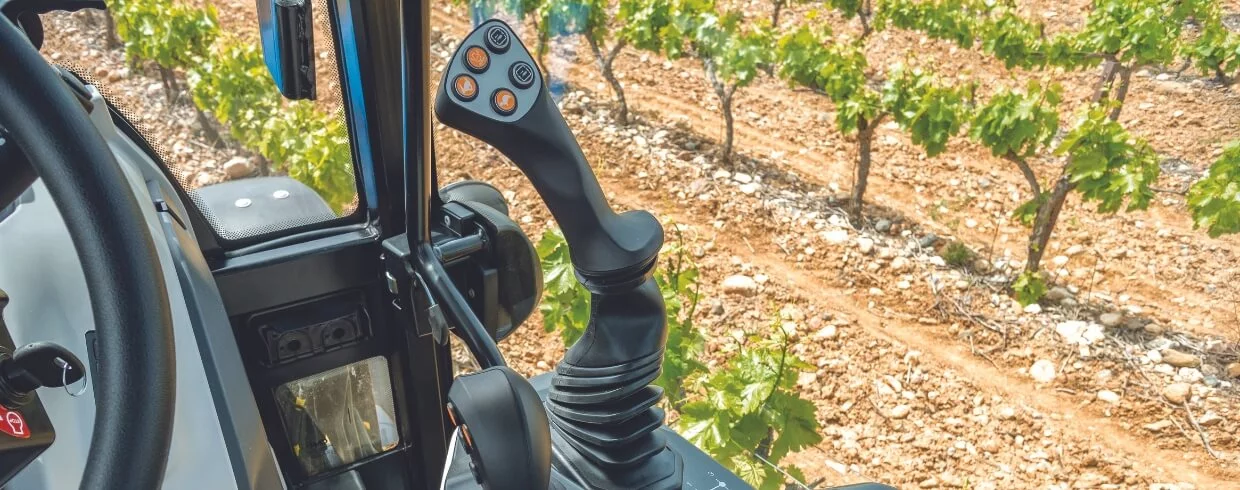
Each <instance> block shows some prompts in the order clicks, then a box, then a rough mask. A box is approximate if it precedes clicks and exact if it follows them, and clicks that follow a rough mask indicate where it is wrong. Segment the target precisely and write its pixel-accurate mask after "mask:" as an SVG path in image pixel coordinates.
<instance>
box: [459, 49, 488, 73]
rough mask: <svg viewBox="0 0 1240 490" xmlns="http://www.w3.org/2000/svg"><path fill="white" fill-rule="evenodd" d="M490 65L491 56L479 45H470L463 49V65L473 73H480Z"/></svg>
mask: <svg viewBox="0 0 1240 490" xmlns="http://www.w3.org/2000/svg"><path fill="white" fill-rule="evenodd" d="M488 66H491V56H490V55H488V54H487V50H485V49H482V48H481V47H479V46H470V47H469V48H468V49H466V50H465V67H466V68H469V71H472V72H474V73H482V72H484V71H487V67H488Z"/></svg>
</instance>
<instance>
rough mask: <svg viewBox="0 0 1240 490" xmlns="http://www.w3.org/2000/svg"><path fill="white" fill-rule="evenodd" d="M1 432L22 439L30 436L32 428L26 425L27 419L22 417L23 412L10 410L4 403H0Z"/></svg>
mask: <svg viewBox="0 0 1240 490" xmlns="http://www.w3.org/2000/svg"><path fill="white" fill-rule="evenodd" d="M0 432H3V433H5V434H8V435H10V436H13V437H17V438H21V439H29V438H30V428H29V427H27V426H26V419H25V418H23V417H22V414H20V413H18V412H17V411H15V410H9V409H8V408H5V406H4V405H0Z"/></svg>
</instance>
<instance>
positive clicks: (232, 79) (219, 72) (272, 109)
mask: <svg viewBox="0 0 1240 490" xmlns="http://www.w3.org/2000/svg"><path fill="white" fill-rule="evenodd" d="M112 8H113V10H112V11H111V14H112V16H113V17H114V19H115V24H116V28H117V34H118V35H119V36H120V38H121V40H122V41H123V42H124V46H125V54H126V57H128V58H129V60H130V62H131V63H139V62H142V61H150V62H153V63H154V64H155V65H156V66H157V67H158V68H159V71H160V76H161V79H162V82H163V84H164V88H165V90H166V91H167V94H168V97H169V99H170V100H171V98H172V97H173V94H175V93H176V92H178V91H179V88H178V86H177V79H176V74H175V72H174V70H176V69H183V70H185V71H186V78H187V80H188V83H189V89H190V96H191V98H192V100H193V103H194V107H195V110H196V111H197V112H198V115H199V118H200V120H199V121H200V123H201V125H202V127H203V129H204V130H206V131H208V132H212V131H213V125H212V122H211V121H209V120H207V119H206V116H205V114H211V115H213V116H214V118H215V119H216V120H218V121H219V123H220V124H223V125H224V127H226V128H228V132H229V134H230V135H231V136H232V137H233V139H234V140H236V141H237V142H239V143H241V145H242V146H244V147H246V148H247V149H249V150H251V151H254V152H255V153H258V154H259V155H262V156H263V157H264V158H266V159H267V160H268V161H270V162H274V164H275V165H276V167H277V170H279V171H282V172H285V173H287V174H288V175H289V176H290V177H293V178H294V179H297V180H298V181H300V182H302V183H304V184H306V185H307V186H309V187H310V188H312V189H314V190H315V191H317V192H318V193H319V195H320V196H322V197H323V199H324V200H325V201H327V203H328V205H330V206H331V208H332V209H333V210H334V211H336V212H337V213H340V212H343V211H344V209H345V207H346V206H347V205H349V204H350V203H351V202H352V200H353V198H354V196H355V195H356V192H355V185H356V184H355V180H354V178H353V169H352V154H351V151H350V146H349V140H348V133H347V129H346V127H345V126H344V123H343V122H342V121H340V120H339V118H337V117H334V116H332V115H328V114H325V113H322V112H320V111H317V110H315V108H314V106H313V104H312V103H310V102H304V101H298V102H287V101H285V100H284V98H283V96H281V95H280V93H279V91H278V90H277V89H276V87H275V83H274V82H273V81H272V79H271V76H270V74H269V73H268V71H267V68H266V65H265V64H264V62H263V56H262V52H261V51H260V50H259V48H258V47H257V46H256V45H254V44H252V43H244V42H240V41H237V40H231V39H229V40H225V39H220V38H221V36H220V33H219V24H218V22H217V21H216V13H215V10H214V8H212V7H210V6H208V7H206V8H203V9H197V8H193V7H190V6H187V5H183V4H173V3H171V2H168V1H165V0H155V1H142V2H138V1H134V0H123V1H119V2H116V3H114V4H113V5H112ZM209 136H211V137H213V138H215V139H217V140H219V139H220V138H219V135H209Z"/></svg>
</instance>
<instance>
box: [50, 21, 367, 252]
mask: <svg viewBox="0 0 1240 490" xmlns="http://www.w3.org/2000/svg"><path fill="white" fill-rule="evenodd" d="M109 7H110V8H111V11H110V14H111V15H109V13H105V12H101V11H81V12H77V13H73V14H69V13H64V12H59V13H54V14H48V15H45V16H44V17H43V19H44V23H45V25H46V31H47V40H46V43H45V45H44V48H43V50H42V51H43V53H44V54H45V55H46V56H48V57H49V58H50V59H51V60H52V61H54V62H56V63H58V64H61V65H63V66H66V67H69V68H70V69H72V70H74V71H75V72H76V73H78V74H79V75H80V76H82V77H83V78H86V79H87V81H88V82H90V83H92V84H94V85H96V86H97V87H99V89H100V91H101V92H102V93H103V94H104V95H105V97H107V98H108V99H109V101H110V102H111V103H112V105H113V106H115V107H117V108H118V109H119V110H120V111H121V113H122V114H123V115H124V116H125V117H126V119H128V120H129V121H130V123H132V124H133V125H134V126H135V127H136V128H137V129H138V130H139V132H140V133H142V135H143V136H144V137H145V139H147V140H148V142H149V143H150V144H151V146H152V147H154V148H155V149H156V152H157V153H158V154H159V156H160V157H161V159H162V160H163V163H164V164H165V165H167V166H168V168H169V170H170V172H171V174H172V175H173V176H174V177H176V180H178V181H179V182H180V184H181V185H182V186H183V188H184V189H185V190H186V191H187V193H188V194H189V196H190V197H191V199H192V200H193V202H194V203H195V205H196V206H197V207H199V209H201V210H202V212H203V214H204V215H205V216H206V217H207V220H208V221H209V222H210V223H211V226H212V228H213V229H214V231H215V233H216V234H217V235H218V236H219V237H220V238H221V239H223V241H225V242H226V243H227V242H229V241H238V240H248V239H255V238H258V237H260V236H270V235H271V234H272V233H277V232H282V233H291V232H294V231H298V230H301V229H305V228H307V227H313V226H322V225H323V224H324V223H326V222H332V221H335V220H337V219H339V218H342V217H346V216H350V215H352V214H353V213H354V211H355V210H356V209H357V208H358V206H359V202H358V193H357V186H356V179H355V178H354V163H353V156H352V149H351V148H350V143H349V137H348V126H347V124H346V122H345V119H344V112H343V106H342V104H341V95H340V90H341V88H340V81H339V80H340V76H339V73H340V71H339V69H338V67H337V63H336V46H335V43H334V40H333V38H332V36H331V26H330V22H331V19H330V16H329V14H328V9H327V8H326V4H325V3H323V2H317V3H316V4H315V5H314V6H313V16H312V18H313V26H314V29H313V36H314V54H313V59H314V64H315V73H314V78H315V82H316V85H317V98H316V100H307V101H290V100H287V99H285V98H284V97H283V96H281V94H280V92H279V90H278V89H277V88H276V86H275V84H274V83H273V81H272V78H271V75H270V73H269V72H268V70H267V69H266V67H265V65H264V61H263V51H262V48H261V44H260V37H259V30H258V25H259V24H258V20H257V14H256V9H255V8H254V4H253V3H252V2H214V3H199V2H183V1H179V0H118V1H110V2H109ZM101 40H102V42H101Z"/></svg>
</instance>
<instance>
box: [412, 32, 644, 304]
mask: <svg viewBox="0 0 1240 490" xmlns="http://www.w3.org/2000/svg"><path fill="white" fill-rule="evenodd" d="M534 67H535V64H534V60H533V58H532V57H531V56H530V54H529V51H528V50H526V49H525V46H523V45H522V44H521V43H520V42H519V41H518V40H517V38H516V36H514V35H513V34H512V30H511V29H510V28H509V27H508V25H507V24H504V23H503V22H501V21H498V20H491V21H488V22H486V23H483V24H482V25H481V26H479V27H478V28H477V29H476V30H474V32H472V33H470V35H469V36H467V37H466V38H465V40H464V41H462V42H461V45H460V46H459V47H458V48H457V51H456V53H455V54H453V56H452V58H451V60H450V61H449V63H448V66H447V67H446V68H445V69H444V76H443V79H442V80H441V81H440V84H439V90H438V94H437V95H436V98H435V114H436V115H437V116H438V117H439V121H440V122H442V123H444V124H445V125H447V126H449V127H452V128H454V129H456V130H459V131H461V132H464V133H466V134H469V135H471V136H473V137H475V138H478V139H480V140H482V141H483V142H485V143H488V144H490V145H491V146H493V147H495V148H496V149H498V150H499V151H500V152H501V153H503V154H504V156H507V157H508V158H509V159H510V160H512V162H513V163H515V164H516V165H517V167H518V168H520V169H521V171H522V172H523V173H525V175H526V177H528V178H529V179H530V182H531V183H533V184H534V189H535V190H537V191H538V194H539V196H541V197H542V199H543V201H544V202H546V203H547V208H548V209H550V210H551V214H552V215H553V216H554V217H555V220H556V222H557V223H559V225H560V228H561V229H562V230H563V231H564V238H565V240H566V241H567V242H568V246H569V250H570V253H571V255H572V260H573V266H574V267H575V268H576V269H577V272H578V273H579V274H581V275H582V276H583V277H584V278H586V279H587V281H588V280H590V279H591V278H598V279H615V278H621V277H624V278H632V277H635V276H640V275H642V274H644V273H645V272H646V271H648V270H649V269H650V267H651V265H652V264H653V262H654V260H655V257H656V256H657V254H658V251H659V248H660V247H661V246H662V244H663V229H662V227H661V226H660V225H659V223H658V221H657V220H655V218H654V217H653V216H651V215H650V213H647V212H645V211H629V212H626V213H619V214H617V213H616V212H615V211H613V210H612V209H611V206H610V205H608V203H607V199H606V197H605V196H604V195H603V190H602V188H600V187H599V183H598V179H597V178H596V177H595V175H594V171H593V170H591V169H590V165H589V163H588V162H587V161H586V157H585V155H584V154H582V152H581V147H580V146H578V144H577V140H576V138H575V137H574V136H573V133H572V131H570V130H569V128H568V124H566V123H565V122H564V117H563V116H562V115H561V114H560V111H559V109H558V108H557V107H556V106H555V103H554V102H553V101H552V99H551V95H550V93H548V92H547V88H546V85H545V84H544V83H543V79H542V75H541V74H540V73H539V72H538V70H537V69H536V68H534Z"/></svg>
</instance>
